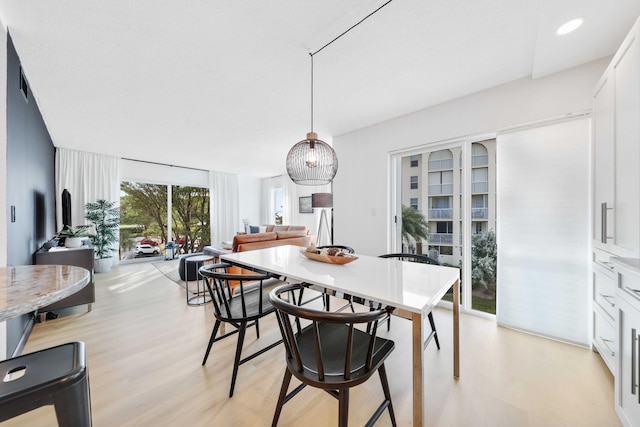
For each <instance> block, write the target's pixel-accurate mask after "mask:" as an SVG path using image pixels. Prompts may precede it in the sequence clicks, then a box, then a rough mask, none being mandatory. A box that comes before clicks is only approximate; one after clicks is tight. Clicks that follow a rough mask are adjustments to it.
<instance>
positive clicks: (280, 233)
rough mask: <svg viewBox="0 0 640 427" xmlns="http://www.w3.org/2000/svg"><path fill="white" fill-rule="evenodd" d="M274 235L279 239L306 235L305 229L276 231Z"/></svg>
mask: <svg viewBox="0 0 640 427" xmlns="http://www.w3.org/2000/svg"><path fill="white" fill-rule="evenodd" d="M276 235H277V236H278V240H280V239H291V238H294V237H304V236H306V235H307V233H306V232H305V231H276Z"/></svg>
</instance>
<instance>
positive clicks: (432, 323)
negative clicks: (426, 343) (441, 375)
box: [427, 312, 440, 350]
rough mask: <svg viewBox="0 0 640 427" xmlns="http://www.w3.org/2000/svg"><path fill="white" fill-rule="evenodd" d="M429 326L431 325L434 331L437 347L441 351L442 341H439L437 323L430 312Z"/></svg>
mask: <svg viewBox="0 0 640 427" xmlns="http://www.w3.org/2000/svg"><path fill="white" fill-rule="evenodd" d="M427 317H429V324H431V330H432V331H433V338H435V340H436V347H438V350H440V340H438V332H437V331H436V322H434V321H433V313H432V312H429V315H428V316H427Z"/></svg>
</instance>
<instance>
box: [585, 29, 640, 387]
mask: <svg viewBox="0 0 640 427" xmlns="http://www.w3.org/2000/svg"><path fill="white" fill-rule="evenodd" d="M591 123H592V138H593V140H592V144H593V145H592V156H591V158H592V165H591V167H592V180H593V181H592V186H591V188H592V207H591V208H592V218H593V223H592V229H591V242H592V292H593V299H592V306H593V335H592V342H593V348H594V350H596V351H598V352H599V353H600V354H601V355H602V358H603V359H604V361H605V362H606V364H607V366H608V367H609V369H610V370H611V372H612V373H613V374H614V375H615V374H616V365H617V363H618V358H617V357H615V356H614V355H615V354H616V353H617V350H618V345H619V343H618V336H617V334H616V333H615V327H616V323H615V316H616V313H617V307H616V305H617V303H616V298H613V296H614V295H615V292H614V288H615V287H614V284H613V283H614V281H615V276H614V274H613V270H612V265H611V258H613V257H627V258H639V257H640V167H639V166H638V165H640V19H639V20H638V21H636V23H635V25H634V26H633V28H632V29H631V31H630V32H629V34H628V35H627V37H626V38H625V40H624V42H623V43H622V45H621V46H620V48H619V49H618V51H617V52H616V54H615V55H614V57H613V60H612V61H611V63H610V64H609V66H608V67H607V70H606V72H605V73H604V75H603V76H602V77H601V78H600V80H599V81H598V84H597V85H596V87H595V88H594V91H593V115H592V122H591ZM612 328H613V332H612Z"/></svg>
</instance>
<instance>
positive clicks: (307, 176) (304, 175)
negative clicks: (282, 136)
mask: <svg viewBox="0 0 640 427" xmlns="http://www.w3.org/2000/svg"><path fill="white" fill-rule="evenodd" d="M309 56H310V57H311V132H309V133H307V139H303V140H302V141H300V142H298V143H297V144H295V145H294V146H293V147H291V149H290V150H289V154H287V173H288V174H289V177H290V178H291V180H292V181H293V182H295V183H296V184H300V185H323V184H329V183H331V181H333V178H334V177H335V176H336V172H338V157H337V156H336V152H335V151H333V148H331V146H330V145H329V144H327V143H326V142H324V141H322V140H320V139H318V135H317V134H316V133H315V132H314V131H313V54H312V53H310V54H309Z"/></svg>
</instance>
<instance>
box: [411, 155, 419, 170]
mask: <svg viewBox="0 0 640 427" xmlns="http://www.w3.org/2000/svg"><path fill="white" fill-rule="evenodd" d="M411 167H412V168H416V167H418V156H411Z"/></svg>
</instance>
